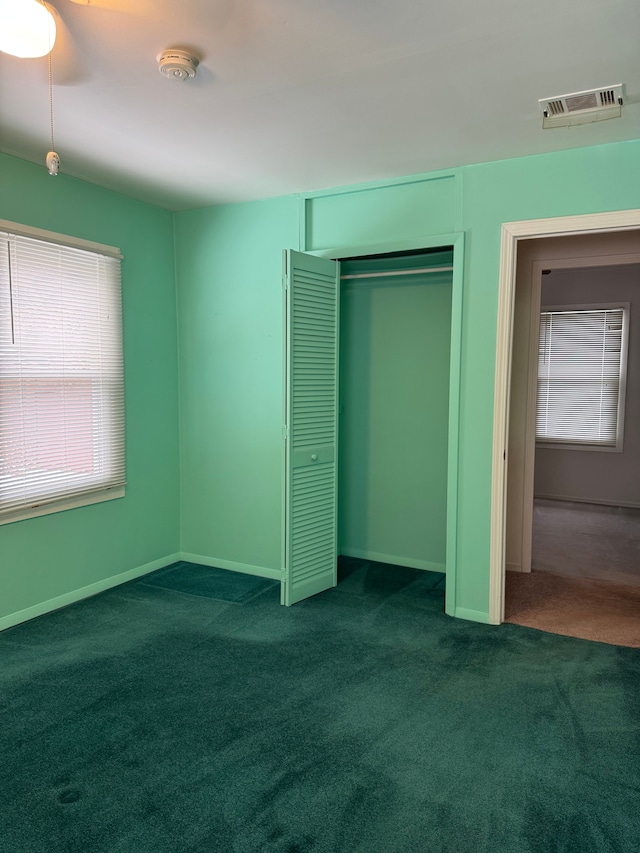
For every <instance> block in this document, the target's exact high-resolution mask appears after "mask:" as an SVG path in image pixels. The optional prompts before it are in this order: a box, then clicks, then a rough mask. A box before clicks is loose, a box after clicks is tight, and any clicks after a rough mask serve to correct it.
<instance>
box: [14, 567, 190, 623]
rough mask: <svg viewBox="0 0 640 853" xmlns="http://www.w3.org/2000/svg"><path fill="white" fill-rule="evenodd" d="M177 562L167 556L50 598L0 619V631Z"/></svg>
mask: <svg viewBox="0 0 640 853" xmlns="http://www.w3.org/2000/svg"><path fill="white" fill-rule="evenodd" d="M178 560H180V554H169V555H168V556H166V557H160V559H158V560H153V561H152V562H150V563H145V564H144V565H143V566H137V567H136V568H135V569H129V570H128V571H126V572H122V573H121V574H119V575H112V576H111V577H109V578H104V579H103V580H101V581H96V583H92V584H89V586H83V587H80V589H74V590H73V591H72V592H66V593H65V594H64V595H58V596H56V598H50V599H48V600H47V601H41V602H40V603H39V604H34V605H32V606H31V607H26V608H25V609H24V610H18V611H17V612H16V613H10V614H9V615H8V616H3V617H1V618H0V631H4V630H6V629H7V628H12V627H13V626H14V625H19V624H20V623H21V622H28V621H29V619H35V618H36V617H37V616H43V615H44V614H45V613H51V611H53V610H59V609H60V608H61V607H66V606H67V605H68V604H75V603H76V601H82V599H83V598H90V597H91V596H92V595H97V594H98V593H99V592H105V590H107V589H112V588H113V587H114V586H120V584H123V583H127V582H128V581H133V580H136V578H140V577H142V576H143V575H148V574H149V572H155V571H157V570H158V569H163V568H164V567H165V566H170V565H171V564H172V563H177V562H178Z"/></svg>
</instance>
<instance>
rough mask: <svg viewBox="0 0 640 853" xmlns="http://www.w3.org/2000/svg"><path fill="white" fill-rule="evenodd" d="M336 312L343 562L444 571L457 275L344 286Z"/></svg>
mask: <svg viewBox="0 0 640 853" xmlns="http://www.w3.org/2000/svg"><path fill="white" fill-rule="evenodd" d="M396 266H397V265H396ZM340 305H341V307H340V312H341V318H340V475H339V504H338V505H339V547H340V552H341V553H343V554H351V555H352V556H356V557H358V556H359V557H365V556H366V557H369V558H371V559H379V560H381V561H383V562H388V563H395V564H399V565H405V566H407V565H414V566H416V567H417V568H429V569H433V570H438V571H443V570H444V563H445V556H446V555H445V533H446V497H447V429H448V420H449V347H450V340H451V273H432V274H429V275H417V276H415V277H413V276H411V277H409V276H397V277H389V278H367V279H355V280H347V281H345V282H344V283H343V285H342V292H341V301H340Z"/></svg>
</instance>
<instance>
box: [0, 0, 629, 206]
mask: <svg viewBox="0 0 640 853" xmlns="http://www.w3.org/2000/svg"><path fill="white" fill-rule="evenodd" d="M53 7H54V8H55V12H56V17H57V21H58V41H57V43H56V46H55V48H54V51H53V57H52V60H53V75H54V109H55V142H56V150H57V151H58V153H59V155H60V157H61V160H62V168H61V171H62V172H65V173H66V174H70V175H74V176H76V177H79V178H84V179H87V180H89V181H93V182H95V183H97V184H101V185H103V186H106V187H110V188H112V189H114V190H118V191H120V192H123V193H126V194H127V195H130V196H133V197H136V198H140V199H142V200H145V201H149V202H152V203H155V204H159V205H161V206H163V207H167V208H170V209H174V210H179V209H184V208H189V207H200V206H204V205H208V204H215V203H221V202H229V201H240V200H247V199H256V198H264V197H268V196H273V195H283V194H286V193H291V192H300V191H306V190H314V189H322V188H326V187H330V186H337V185H341V184H349V183H357V182H360V181H372V180H378V179H382V178H388V177H393V176H398V175H406V174H413V173H417V172H424V171H430V170H433V169H441V168H449V167H453V166H458V165H462V164H468V163H479V162H484V161H489V160H499V159H503V158H507V157H518V156H522V155H525V154H535V153H542V152H545V151H555V150H558V149H564V148H576V147H581V146H586V145H598V144H600V143H604V142H614V141H620V140H625V139H634V138H639V137H640V62H639V61H638V43H639V37H640V4H638V2H637V0H533V2H532V0H528V2H525V0H480V1H479V0H448V2H446V3H444V2H440V3H436V2H434V0H430V2H426V0H422V2H420V0H173V2H169V0H54V2H53ZM169 47H180V48H188V49H191V50H193V51H194V52H195V53H196V54H197V55H198V56H199V57H200V60H201V64H200V66H199V68H198V74H197V77H196V78H195V80H192V81H188V82H185V83H179V82H175V81H172V80H168V79H165V78H164V77H162V76H161V75H160V73H159V72H158V69H157V64H156V55H157V54H158V53H159V52H160V51H161V50H163V49H165V48H169ZM614 83H624V84H626V88H625V106H624V109H623V117H622V119H615V120H612V121H606V122H601V123H597V124H591V125H585V126H582V127H577V128H572V129H556V130H545V131H543V130H542V128H541V116H540V113H539V111H538V103H537V100H538V98H542V97H547V96H552V95H561V94H565V93H567V92H574V91H577V90H581V89H589V88H592V87H596V86H605V85H612V84H614ZM0 149H1V150H3V151H5V152H7V153H10V154H16V155H18V156H19V157H23V158H25V159H27V160H33V161H35V162H38V163H43V164H44V157H45V154H46V152H47V151H48V150H49V114H48V89H47V60H46V58H43V59H15V58H14V57H11V56H8V55H6V54H3V53H0ZM43 168H44V165H43ZM51 180H54V178H52V179H51Z"/></svg>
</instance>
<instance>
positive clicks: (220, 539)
mask: <svg viewBox="0 0 640 853" xmlns="http://www.w3.org/2000/svg"><path fill="white" fill-rule="evenodd" d="M639 161H640V142H638V141H634V142H627V143H620V144H614V145H606V146H599V147H594V148H584V149H576V150H572V151H566V152H560V153H554V154H548V155H541V156H536V157H525V158H520V159H517V160H507V161H502V162H499V163H489V164H481V165H476V166H468V167H462V168H460V169H456V170H452V171H451V172H450V173H447V174H446V175H443V174H438V175H431V176H430V175H426V176H417V177H415V178H412V179H408V180H402V181H398V182H395V184H394V187H395V188H394V189H393V191H392V192H390V189H389V186H388V185H387V184H385V185H380V186H379V187H376V186H369V187H366V188H363V187H352V188H340V189H339V190H336V191H335V192H333V193H319V194H315V195H311V196H309V197H308V198H306V199H305V201H304V204H300V203H299V200H298V199H297V198H280V199H273V200H269V201H265V202H260V203H251V204H246V205H244V204H239V205H230V206H227V207H219V208H208V209H203V210H196V211H189V212H186V213H179V214H176V217H175V221H176V235H177V281H178V301H179V328H180V332H179V334H180V383H181V389H180V391H181V413H180V414H181V420H180V422H181V453H182V456H181V460H182V495H183V503H182V537H183V538H182V543H183V548H184V549H185V550H187V551H192V552H193V553H198V554H201V555H204V556H207V557H210V558H212V559H213V558H216V557H218V558H221V559H224V560H227V561H230V562H234V561H235V562H238V563H245V564H249V565H255V566H263V567H272V568H275V567H277V566H279V564H280V518H281V510H280V482H281V481H280V459H281V448H282V440H281V432H280V427H281V422H282V414H281V407H282V369H281V356H280V353H281V348H282V320H281V273H280V263H281V260H280V252H281V250H282V249H283V248H284V247H287V246H289V247H292V248H298V247H299V238H298V235H299V234H302V235H303V240H302V242H303V245H302V246H300V248H303V249H304V248H307V249H315V250H321V249H323V248H329V246H330V245H339V246H350V245H352V246H366V247H368V248H369V249H370V250H371V251H376V250H378V251H384V250H385V247H386V246H388V244H389V243H394V242H396V243H397V242H398V241H400V242H401V241H402V240H405V239H406V240H408V241H409V240H411V241H415V240H416V239H417V240H419V238H420V236H421V235H428V234H431V235H435V234H441V233H445V232H450V231H451V230H454V231H464V232H465V233H466V242H465V271H464V272H465V277H464V294H463V340H462V372H461V387H460V405H461V435H460V446H459V461H460V472H459V502H458V536H457V545H458V571H457V581H456V604H457V608H458V609H461V610H462V611H464V612H465V614H466V615H470V616H475V618H478V619H482V618H484V617H486V614H487V612H488V600H489V522H490V495H491V446H492V427H493V383H494V369H495V334H496V313H497V293H498V269H499V251H500V226H501V223H502V222H506V221H513V220H522V219H535V218H543V217H550V216H563V215H569V214H580V213H594V212H600V211H606V210H618V209H627V208H636V207H640V171H639V170H638V168H637V164H638V162H639ZM403 187H406V189H403Z"/></svg>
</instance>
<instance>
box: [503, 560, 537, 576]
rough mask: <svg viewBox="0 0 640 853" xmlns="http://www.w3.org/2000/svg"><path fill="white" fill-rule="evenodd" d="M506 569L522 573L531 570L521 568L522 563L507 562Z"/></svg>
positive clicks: (527, 572)
mask: <svg viewBox="0 0 640 853" xmlns="http://www.w3.org/2000/svg"><path fill="white" fill-rule="evenodd" d="M506 569H507V571H508V572H522V573H523V574H527V575H528V574H529V573H530V571H531V570H529V571H527V570H526V569H523V568H522V563H507V566H506Z"/></svg>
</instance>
